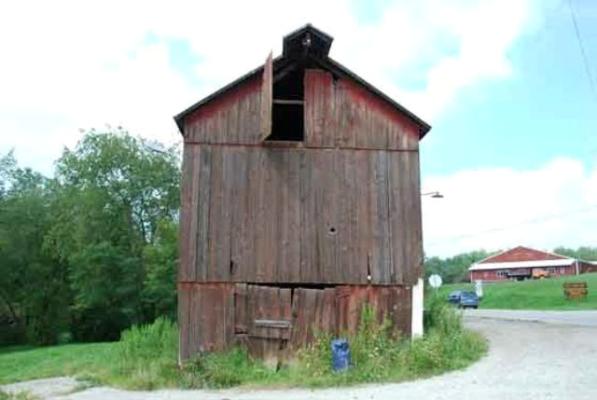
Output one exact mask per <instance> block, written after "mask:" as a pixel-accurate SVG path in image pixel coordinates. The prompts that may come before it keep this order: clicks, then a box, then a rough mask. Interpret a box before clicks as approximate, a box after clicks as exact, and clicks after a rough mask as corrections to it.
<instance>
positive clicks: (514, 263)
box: [469, 246, 576, 271]
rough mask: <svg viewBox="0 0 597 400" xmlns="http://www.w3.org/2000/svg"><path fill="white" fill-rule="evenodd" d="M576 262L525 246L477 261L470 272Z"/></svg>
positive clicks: (551, 265) (561, 264)
mask: <svg viewBox="0 0 597 400" xmlns="http://www.w3.org/2000/svg"><path fill="white" fill-rule="evenodd" d="M575 261H576V260H575V259H573V258H570V257H566V256H563V255H560V254H555V253H550V252H547V251H542V250H535V249H531V248H530V247H525V246H517V247H514V248H512V249H509V250H506V251H503V252H500V253H497V254H494V255H491V256H489V257H487V258H484V259H483V260H481V261H477V262H476V263H474V264H473V265H471V267H470V268H469V271H477V270H489V269H500V268H530V267H556V266H564V265H571V264H572V263H574V262H575Z"/></svg>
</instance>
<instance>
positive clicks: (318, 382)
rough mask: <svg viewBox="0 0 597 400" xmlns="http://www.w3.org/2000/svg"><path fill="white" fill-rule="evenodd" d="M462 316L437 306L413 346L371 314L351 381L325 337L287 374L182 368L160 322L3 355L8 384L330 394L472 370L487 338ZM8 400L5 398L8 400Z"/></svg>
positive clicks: (222, 359)
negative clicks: (71, 379) (76, 381)
mask: <svg viewBox="0 0 597 400" xmlns="http://www.w3.org/2000/svg"><path fill="white" fill-rule="evenodd" d="M460 318H461V317H460V315H459V314H457V313H455V312H454V310H453V309H451V307H446V306H445V305H444V304H443V303H442V302H436V303H435V305H434V306H433V307H431V311H430V313H429V314H428V317H427V320H426V321H427V323H428V324H429V325H428V328H429V329H428V330H427V333H426V335H425V336H424V337H423V338H421V339H416V340H414V341H411V340H409V339H406V338H396V337H394V336H392V335H390V334H389V331H388V329H387V328H388V326H387V325H385V324H382V325H380V324H377V323H374V322H372V321H374V320H375V318H374V317H373V313H372V312H371V313H370V315H369V316H367V313H364V317H363V319H362V321H361V328H360V329H359V332H358V333H357V334H356V335H354V336H351V337H349V338H348V339H349V342H350V345H351V351H352V361H353V366H352V367H351V368H350V369H349V371H348V372H346V373H343V374H338V373H334V372H332V371H331V368H330V360H331V352H330V346H329V343H330V339H331V338H330V337H326V336H321V337H320V338H319V340H318V341H316V343H315V344H314V345H312V346H311V347H309V348H306V349H304V350H303V351H301V352H300V353H299V355H298V361H297V362H296V363H295V364H292V365H291V366H288V367H284V368H281V369H279V370H277V371H276V370H273V369H268V368H266V367H264V366H263V364H261V363H260V362H258V361H254V360H252V359H251V358H250V357H248V356H247V354H246V353H245V352H244V351H242V350H240V349H234V350H232V351H229V352H227V353H219V354H210V355H206V356H202V357H198V358H197V359H194V360H192V361H191V362H189V363H187V364H186V366H185V367H184V368H182V369H181V368H179V367H178V365H177V353H178V351H177V348H178V343H177V337H178V331H177V329H176V326H175V325H174V324H172V323H171V322H168V321H167V320H162V319H158V320H157V321H156V322H155V323H153V324H152V325H146V326H142V327H133V328H132V329H130V330H128V331H125V332H124V334H123V336H122V339H121V341H120V342H115V343H92V344H73V345H63V346H54V347H46V348H28V347H10V348H4V349H0V384H4V383H9V382H16V381H23V380H28V379H35V378H45V377H52V376H65V375H71V376H77V377H79V378H83V379H85V380H86V381H89V382H91V383H97V384H105V385H110V386H117V387H123V388H128V389H156V388H164V387H179V388H205V387H208V388H219V387H231V386H249V387H292V386H302V387H325V386H345V385H354V384H357V383H365V382H398V381H403V380H410V379H417V378H421V377H426V376H430V375H435V374H439V373H442V372H445V371H449V370H453V369H459V368H464V367H466V366H467V365H469V364H471V363H472V362H474V361H476V360H478V359H479V358H480V357H481V356H482V355H483V354H484V353H485V352H486V350H487V343H486V341H485V339H484V338H482V337H481V336H480V335H479V334H477V333H474V332H470V331H468V330H466V329H464V328H463V326H462V321H461V319H460ZM1 399H2V397H0V400H1Z"/></svg>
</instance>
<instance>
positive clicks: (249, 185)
mask: <svg viewBox="0 0 597 400" xmlns="http://www.w3.org/2000/svg"><path fill="white" fill-rule="evenodd" d="M418 162H419V160H418V153H416V152H397V151H396V152H385V151H381V150H374V151H370V150H348V149H343V150H342V149H301V148H298V149H293V148H268V147H228V146H213V145H190V144H187V145H186V146H185V155H184V161H183V169H184V172H183V173H184V174H185V179H184V181H183V189H182V193H183V196H182V208H181V238H182V241H181V269H180V280H181V281H188V282H192V281H197V282H226V281H231V282H269V283H276V282H287V283H293V282H294V283H296V282H303V283H335V284H341V283H353V284H363V283H368V276H369V275H370V276H371V283H373V284H406V285H411V284H414V283H415V281H416V279H417V278H418V277H419V276H420V274H421V272H422V271H421V264H422V246H421V219H420V195H419V166H418ZM189 166H192V168H191V167H189ZM189 169H191V170H189ZM193 263H194V264H193Z"/></svg>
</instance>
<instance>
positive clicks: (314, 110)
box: [184, 59, 419, 150]
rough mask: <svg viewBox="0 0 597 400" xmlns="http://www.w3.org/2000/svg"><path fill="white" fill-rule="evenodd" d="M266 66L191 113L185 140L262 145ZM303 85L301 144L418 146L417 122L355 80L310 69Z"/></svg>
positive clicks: (266, 118)
mask: <svg viewBox="0 0 597 400" xmlns="http://www.w3.org/2000/svg"><path fill="white" fill-rule="evenodd" d="M268 61H269V59H268ZM266 65H267V66H268V67H267V68H265V69H264V74H263V76H255V77H253V78H251V79H249V80H248V81H247V82H245V83H243V84H240V85H239V86H237V87H235V88H233V89H231V90H230V91H229V92H227V93H225V94H223V95H222V96H220V97H218V98H216V99H214V100H212V101H211V102H209V103H207V104H205V105H203V106H202V107H201V108H199V109H198V110H196V111H195V112H194V113H192V114H191V115H189V116H188V117H187V118H186V119H185V123H184V140H185V142H189V143H205V144H216V143H220V144H237V145H238V144H244V145H259V144H261V143H262V141H263V140H264V138H265V137H266V136H267V135H269V132H270V130H271V113H272V76H271V72H272V71H271V65H270V64H269V63H266ZM304 90H305V99H304V100H305V107H304V126H305V140H304V145H305V147H312V148H362V149H379V150H386V149H388V150H417V149H418V146H419V133H418V127H417V125H416V124H415V123H414V122H412V121H411V120H409V119H408V118H407V117H406V116H404V115H403V114H401V113H400V112H398V111H397V110H395V109H394V108H393V107H392V106H390V105H389V104H387V103H386V102H385V101H383V100H381V99H380V98H378V97H376V96H375V95H373V94H372V93H370V92H369V91H367V90H366V89H365V88H364V87H362V86H360V85H359V84H357V83H355V82H352V81H350V80H347V79H337V80H336V79H334V78H333V77H332V75H331V74H330V73H329V72H326V71H323V70H319V69H308V70H306V71H305V76H304Z"/></svg>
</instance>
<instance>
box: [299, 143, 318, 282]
mask: <svg viewBox="0 0 597 400" xmlns="http://www.w3.org/2000/svg"><path fill="white" fill-rule="evenodd" d="M315 159H316V157H315V154H314V152H311V151H304V152H301V153H300V169H299V174H300V177H299V179H300V182H299V183H300V184H299V201H300V227H299V230H300V275H299V278H300V281H302V282H313V281H314V279H317V276H318V275H317V269H316V268H317V257H316V254H317V253H316V244H317V239H316V231H317V230H316V225H315V223H314V221H315V203H316V200H315V184H314V182H313V179H314V170H315V166H314V165H313V163H314V160H315Z"/></svg>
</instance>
